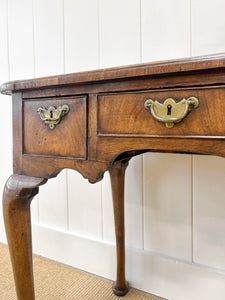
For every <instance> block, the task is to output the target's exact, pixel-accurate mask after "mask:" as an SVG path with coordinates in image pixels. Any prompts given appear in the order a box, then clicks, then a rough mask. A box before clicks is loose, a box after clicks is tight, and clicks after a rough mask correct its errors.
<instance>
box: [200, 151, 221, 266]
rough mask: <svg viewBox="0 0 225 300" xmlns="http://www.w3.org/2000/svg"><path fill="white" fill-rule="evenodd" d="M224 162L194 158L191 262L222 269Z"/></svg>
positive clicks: (203, 157)
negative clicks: (192, 248)
mask: <svg viewBox="0 0 225 300" xmlns="http://www.w3.org/2000/svg"><path fill="white" fill-rule="evenodd" d="M224 182H225V160H224V158H220V157H205V156H195V157H194V261H195V262H197V263H200V264H203V265H207V266H211V267H214V268H219V269H225V253H224V249H225V194H224Z"/></svg>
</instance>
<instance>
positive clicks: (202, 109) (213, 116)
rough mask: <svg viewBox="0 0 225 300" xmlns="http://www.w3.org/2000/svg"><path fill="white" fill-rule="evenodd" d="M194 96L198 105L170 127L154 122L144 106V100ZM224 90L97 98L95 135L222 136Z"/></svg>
mask: <svg viewBox="0 0 225 300" xmlns="http://www.w3.org/2000/svg"><path fill="white" fill-rule="evenodd" d="M189 97H196V98H198V100H199V106H198V107H197V108H193V109H192V110H191V111H190V113H189V114H188V115H187V116H186V117H184V118H183V119H182V121H180V122H179V123H176V124H174V127H173V128H167V127H166V126H165V123H163V122H160V121H158V120H156V119H155V118H154V117H153V115H152V113H151V111H150V110H147V109H146V108H145V107H144V102H145V100H146V99H149V98H150V99H152V100H158V102H160V103H163V102H164V101H165V100H166V99H168V98H172V99H174V100H175V101H176V102H179V101H180V100H182V99H183V98H186V99H188V98H189ZM224 118H225V88H224V87H211V88H199V89H198V88H194V89H179V90H166V91H151V92H148V91H147V92H146V91H143V92H136V93H119V94H107V95H99V97H98V135H100V136H101V135H102V136H120V135H126V136H129V135H131V136H134V135H138V136H139V135H142V136H145V135H146V136H166V137H170V136H171V137H174V136H198V137H201V136H225V122H224Z"/></svg>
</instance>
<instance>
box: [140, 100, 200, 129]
mask: <svg viewBox="0 0 225 300" xmlns="http://www.w3.org/2000/svg"><path fill="white" fill-rule="evenodd" d="M198 106H199V101H198V99H197V98H196V97H189V98H187V99H186V98H184V99H182V100H181V101H180V102H176V101H175V100H174V99H172V98H168V99H166V100H165V101H164V102H163V103H159V102H158V101H157V100H152V99H147V100H145V102H144V107H145V108H146V109H147V110H150V111H151V113H152V115H153V117H154V118H155V119H156V120H158V121H160V122H163V123H165V125H166V127H167V128H172V127H173V126H174V123H178V122H180V121H182V119H183V118H185V117H186V115H187V114H188V113H189V112H190V111H191V109H192V108H197V107H198Z"/></svg>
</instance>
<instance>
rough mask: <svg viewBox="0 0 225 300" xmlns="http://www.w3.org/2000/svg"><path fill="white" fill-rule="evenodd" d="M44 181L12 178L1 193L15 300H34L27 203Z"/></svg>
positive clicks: (28, 204)
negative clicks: (14, 285) (15, 293)
mask: <svg viewBox="0 0 225 300" xmlns="http://www.w3.org/2000/svg"><path fill="white" fill-rule="evenodd" d="M45 182H46V180H45V179H43V178H37V177H28V176H23V175H12V176H11V177H9V179H8V181H7V182H6V185H5V189H4V193H3V214H4V222H5V229H6V235H7V240H8V246H9V252H10V256H11V262H12V267H13V273H14V279H15V284H16V292H17V297H18V300H34V299H35V294H34V280H33V259H32V240H31V221H30V203H31V200H32V199H33V197H34V196H35V195H36V194H37V193H38V186H39V185H41V184H44V183H45Z"/></svg>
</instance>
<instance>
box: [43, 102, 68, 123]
mask: <svg viewBox="0 0 225 300" xmlns="http://www.w3.org/2000/svg"><path fill="white" fill-rule="evenodd" d="M69 110H70V109H69V106H68V105H67V104H64V105H62V106H58V107H57V108H56V107H54V106H50V107H49V108H45V107H39V108H38V110H37V113H38V114H39V115H40V118H41V120H42V121H44V123H45V125H48V126H49V128H50V129H54V128H55V126H56V125H57V124H59V123H60V121H61V119H62V117H64V116H65V115H66V114H68V112H69Z"/></svg>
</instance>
